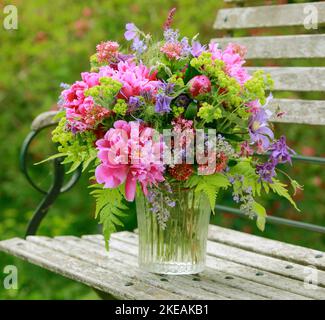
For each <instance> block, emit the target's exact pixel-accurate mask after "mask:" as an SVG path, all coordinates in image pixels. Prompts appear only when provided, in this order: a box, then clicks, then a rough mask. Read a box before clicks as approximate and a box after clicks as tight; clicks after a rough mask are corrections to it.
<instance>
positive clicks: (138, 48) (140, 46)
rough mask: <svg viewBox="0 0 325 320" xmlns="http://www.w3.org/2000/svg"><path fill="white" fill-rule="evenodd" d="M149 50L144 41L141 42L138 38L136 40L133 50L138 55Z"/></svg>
mask: <svg viewBox="0 0 325 320" xmlns="http://www.w3.org/2000/svg"><path fill="white" fill-rule="evenodd" d="M146 49H147V46H146V45H145V44H144V42H143V40H140V39H139V38H138V37H136V38H134V40H133V43H132V50H134V51H136V52H137V53H138V54H142V53H143V52H145V51H146Z"/></svg>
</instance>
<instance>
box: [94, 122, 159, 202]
mask: <svg viewBox="0 0 325 320" xmlns="http://www.w3.org/2000/svg"><path fill="white" fill-rule="evenodd" d="M96 145H97V149H98V158H99V159H100V161H101V164H100V165H99V166H98V167H97V168H96V171H95V176H96V180H97V182H98V183H103V184H104V187H105V188H116V187H118V186H120V185H121V184H123V183H124V182H125V198H126V199H127V200H128V201H133V200H134V197H135V192H136V183H137V182H139V183H140V186H141V188H142V191H143V193H144V194H145V195H147V193H148V189H147V187H148V185H153V184H157V183H159V182H161V181H164V176H163V172H164V165H163V164H162V161H161V157H160V155H161V152H162V147H163V144H162V141H161V139H155V131H154V129H152V128H149V127H144V126H143V125H140V124H139V122H134V121H133V122H126V121H123V120H120V121H116V122H115V123H114V128H111V129H109V130H108V131H107V133H106V134H105V136H104V138H103V139H100V140H98V141H97V143H96Z"/></svg>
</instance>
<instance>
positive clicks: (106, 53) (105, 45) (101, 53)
mask: <svg viewBox="0 0 325 320" xmlns="http://www.w3.org/2000/svg"><path fill="white" fill-rule="evenodd" d="M118 48H119V44H118V43H117V42H115V41H106V42H101V43H100V44H98V45H97V46H96V50H97V58H98V61H99V62H107V61H109V60H111V59H112V58H115V57H116V56H117V54H118Z"/></svg>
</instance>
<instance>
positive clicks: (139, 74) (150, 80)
mask: <svg viewBox="0 0 325 320" xmlns="http://www.w3.org/2000/svg"><path fill="white" fill-rule="evenodd" d="M99 75H100V77H111V78H113V79H114V80H117V81H120V82H121V83H122V84H123V87H122V89H121V90H120V93H119V95H118V98H120V99H125V100H128V99H129V98H130V97H132V96H139V95H140V94H141V93H145V92H148V93H156V91H157V90H158V87H159V85H160V84H161V82H160V81H159V80H157V78H156V74H155V73H152V74H151V73H150V69H148V68H147V67H146V66H145V65H144V64H139V65H136V63H135V62H133V61H132V60H127V61H125V62H123V61H121V62H119V63H118V64H117V66H116V68H115V69H113V68H112V67H110V66H104V67H101V68H100V71H99Z"/></svg>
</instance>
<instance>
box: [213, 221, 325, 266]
mask: <svg viewBox="0 0 325 320" xmlns="http://www.w3.org/2000/svg"><path fill="white" fill-rule="evenodd" d="M208 237H209V239H210V240H212V241H215V242H219V243H223V244H227V245H229V246H232V247H237V248H241V249H245V250H249V251H252V252H256V253H261V254H263V255H267V256H271V257H275V258H279V259H282V260H287V261H292V262H295V263H299V264H303V265H313V266H314V267H316V268H318V269H319V270H325V254H324V253H323V252H321V251H317V250H313V249H309V248H305V247H300V246H296V245H292V244H288V243H283V242H280V241H276V240H271V239H266V238H265V239H263V241H261V238H260V237H258V236H254V235H250V234H247V233H243V232H239V231H234V230H230V229H226V228H221V227H219V226H214V225H210V226H209V235H208Z"/></svg>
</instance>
